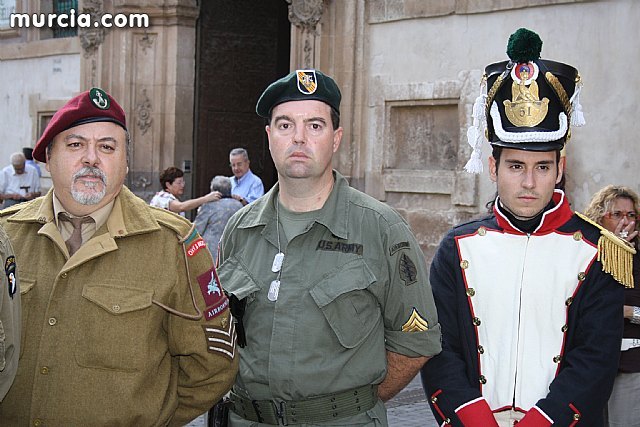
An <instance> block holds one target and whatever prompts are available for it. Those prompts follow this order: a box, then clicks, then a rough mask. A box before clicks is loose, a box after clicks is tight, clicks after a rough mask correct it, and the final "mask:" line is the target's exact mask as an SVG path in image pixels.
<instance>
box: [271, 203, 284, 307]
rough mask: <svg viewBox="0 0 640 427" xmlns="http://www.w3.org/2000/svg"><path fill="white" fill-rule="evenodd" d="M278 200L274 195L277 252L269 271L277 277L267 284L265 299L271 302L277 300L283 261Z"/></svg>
mask: <svg viewBox="0 0 640 427" xmlns="http://www.w3.org/2000/svg"><path fill="white" fill-rule="evenodd" d="M279 205H280V203H279V200H278V198H277V197H276V234H277V235H278V253H277V254H276V255H275V256H274V257H273V263H271V271H272V272H274V273H278V277H277V278H276V279H275V280H273V281H272V282H271V285H269V293H267V299H268V300H269V301H271V302H275V301H277V300H278V294H279V293H280V276H281V275H282V263H283V262H284V253H283V252H282V250H281V249H280V215H279V214H280V209H279Z"/></svg>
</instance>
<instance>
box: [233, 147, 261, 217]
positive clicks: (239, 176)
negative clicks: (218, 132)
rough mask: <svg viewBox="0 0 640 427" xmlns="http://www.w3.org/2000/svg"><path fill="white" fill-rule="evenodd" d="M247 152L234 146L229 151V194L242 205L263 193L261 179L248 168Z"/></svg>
mask: <svg viewBox="0 0 640 427" xmlns="http://www.w3.org/2000/svg"><path fill="white" fill-rule="evenodd" d="M250 163H251V162H250V161H249V153H247V150H245V149H244V148H234V149H233V150H231V152H230V153H229V166H231V171H232V172H233V176H232V177H231V194H232V196H231V197H233V198H234V199H236V200H238V201H239V202H240V203H242V205H247V204H249V203H251V202H253V201H254V200H257V199H258V198H260V197H262V195H263V194H264V185H263V184H262V180H261V179H260V178H258V177H257V176H256V175H254V174H253V172H251V169H249V164H250Z"/></svg>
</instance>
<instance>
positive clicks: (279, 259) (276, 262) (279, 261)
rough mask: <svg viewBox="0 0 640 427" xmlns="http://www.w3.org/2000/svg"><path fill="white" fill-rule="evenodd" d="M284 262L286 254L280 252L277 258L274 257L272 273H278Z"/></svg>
mask: <svg viewBox="0 0 640 427" xmlns="http://www.w3.org/2000/svg"><path fill="white" fill-rule="evenodd" d="M282 261H284V254H283V253H282V252H278V253H277V254H276V256H274V257H273V264H271V271H273V272H274V273H277V272H278V271H280V269H281V268H282Z"/></svg>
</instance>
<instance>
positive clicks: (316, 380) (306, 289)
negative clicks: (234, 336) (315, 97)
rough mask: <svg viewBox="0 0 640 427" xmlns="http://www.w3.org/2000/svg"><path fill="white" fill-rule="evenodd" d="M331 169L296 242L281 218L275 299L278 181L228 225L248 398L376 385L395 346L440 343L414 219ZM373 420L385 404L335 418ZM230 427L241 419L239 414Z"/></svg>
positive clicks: (226, 261) (381, 420) (419, 349)
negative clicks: (320, 200)
mask: <svg viewBox="0 0 640 427" xmlns="http://www.w3.org/2000/svg"><path fill="white" fill-rule="evenodd" d="M334 174H335V180H336V182H335V185H334V188H333V190H332V192H331V194H330V196H329V198H328V199H327V201H326V203H325V205H324V207H323V208H322V209H321V210H319V211H318V212H317V215H316V217H315V219H314V220H312V221H310V223H309V225H308V226H307V228H306V230H304V231H303V232H302V234H300V235H298V236H296V237H294V238H292V239H291V241H287V239H286V237H285V235H284V233H283V232H282V227H280V230H279V231H280V246H281V247H280V250H281V251H282V252H283V253H284V254H285V257H284V263H283V265H282V274H281V277H280V282H281V285H280V288H279V293H278V297H277V300H276V301H271V300H270V299H269V296H268V293H269V289H270V287H271V282H272V281H273V280H275V279H276V278H277V276H278V274H277V273H275V272H273V271H272V263H273V259H274V256H275V255H276V253H278V237H277V227H276V210H275V206H276V203H277V200H276V197H277V194H278V190H279V187H278V185H277V184H276V186H275V187H274V188H273V189H272V190H271V191H270V192H269V193H267V194H266V195H265V196H264V197H262V198H260V199H258V200H257V201H255V202H253V203H252V204H250V205H248V206H246V207H244V208H243V209H241V210H240V211H238V212H237V213H236V214H235V215H234V216H233V217H232V218H231V220H230V221H229V223H228V225H227V227H226V229H225V232H224V234H223V238H222V243H221V253H220V259H219V262H220V267H219V274H220V279H221V280H222V282H223V283H224V284H225V289H226V290H227V291H228V292H230V293H233V294H235V295H236V296H237V297H238V298H239V299H245V300H246V302H247V304H246V311H245V314H244V318H243V322H244V326H245V329H246V338H247V345H246V347H244V348H241V349H239V351H240V372H239V375H238V379H237V381H236V388H237V390H238V392H239V393H246V394H247V395H248V396H247V397H250V398H251V399H273V400H276V401H278V400H294V401H297V400H304V399H307V398H309V397H312V396H318V395H323V394H329V393H336V392H341V391H346V390H349V389H352V388H355V387H360V386H363V385H367V384H379V383H380V382H382V380H383V379H384V378H385V376H386V351H387V350H388V351H391V352H395V353H399V354H403V355H406V356H409V357H417V356H433V355H435V354H438V353H439V352H440V325H439V324H438V318H437V313H436V308H435V305H434V301H433V295H432V292H431V287H430V285H429V281H428V279H427V273H426V266H425V260H424V255H423V254H422V251H421V250H420V247H419V245H418V243H417V242H416V240H415V238H414V236H413V234H412V233H411V230H410V229H409V226H408V225H407V223H406V222H405V221H404V220H403V219H402V217H401V216H400V215H398V214H397V213H396V212H395V211H393V210H392V209H391V208H390V207H388V206H387V205H384V204H383V203H380V202H379V201H377V200H375V199H373V198H371V197H369V196H367V195H366V194H363V193H361V192H359V191H357V190H355V189H353V188H351V187H350V186H349V185H348V183H347V181H346V179H345V178H344V177H342V176H341V175H340V174H339V173H337V172H334ZM373 419H377V421H376V423H374V424H375V425H385V424H386V415H385V413H384V406H383V405H382V403H380V404H379V405H376V407H374V410H372V411H369V414H361V415H360V416H357V417H354V418H352V419H349V420H340V421H341V423H339V424H335V423H334V424H331V425H356V424H357V425H374V424H371V422H372V420H373ZM233 425H244V424H243V423H239V422H238V420H237V418H236V419H235V420H234V423H233ZM247 425H249V424H247ZM327 425H329V424H327Z"/></svg>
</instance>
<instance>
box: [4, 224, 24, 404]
mask: <svg viewBox="0 0 640 427" xmlns="http://www.w3.org/2000/svg"><path fill="white" fill-rule="evenodd" d="M0 262H2V265H3V267H4V272H3V273H1V274H0V402H2V399H3V398H4V396H5V394H7V391H9V387H11V384H12V383H13V379H14V377H15V376H16V371H17V370H18V356H19V355H20V329H21V328H20V290H19V288H18V278H17V274H18V272H17V269H16V257H15V253H14V252H13V248H12V247H11V243H10V242H9V237H8V236H7V234H6V233H5V231H4V229H3V228H2V227H0Z"/></svg>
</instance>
